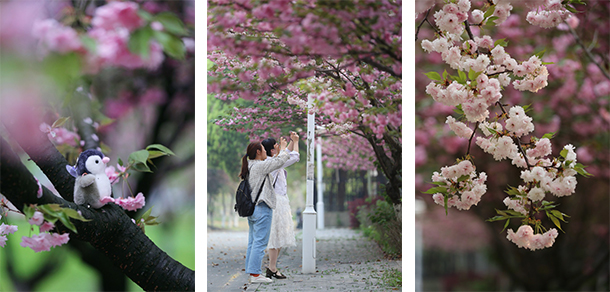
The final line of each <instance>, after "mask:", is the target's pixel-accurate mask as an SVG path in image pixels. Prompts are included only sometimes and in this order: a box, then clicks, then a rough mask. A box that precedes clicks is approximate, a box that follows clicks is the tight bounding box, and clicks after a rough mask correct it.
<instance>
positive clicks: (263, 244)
mask: <svg viewBox="0 0 610 292" xmlns="http://www.w3.org/2000/svg"><path fill="white" fill-rule="evenodd" d="M286 144H287V143H286V139H284V138H282V140H281V141H280V150H285V149H286ZM288 157H289V156H288V153H286V151H280V154H279V155H278V156H276V157H273V158H272V159H269V160H266V159H267V153H266V152H265V149H264V148H263V146H262V144H261V143H250V144H249V145H248V148H247V150H246V155H244V157H243V158H242V167H241V173H240V175H239V176H240V177H241V178H242V179H247V180H248V183H249V184H250V188H251V189H252V202H254V201H255V200H256V195H257V194H258V191H259V190H260V189H261V187H262V191H261V194H260V197H259V198H258V201H256V207H255V208H254V212H253V213H252V215H250V216H248V226H249V233H248V250H247V252H246V273H248V274H250V279H249V280H250V282H252V283H271V282H272V280H271V279H269V278H267V277H265V276H263V275H261V274H262V270H261V266H262V263H263V256H264V255H265V248H267V243H268V242H269V233H270V231H271V218H272V216H273V209H275V203H276V198H275V191H274V190H273V186H272V184H273V182H272V181H271V178H270V173H271V172H272V171H274V170H276V169H279V168H280V167H282V166H283V165H284V164H285V163H286V161H287V160H288ZM263 183H264V185H263Z"/></svg>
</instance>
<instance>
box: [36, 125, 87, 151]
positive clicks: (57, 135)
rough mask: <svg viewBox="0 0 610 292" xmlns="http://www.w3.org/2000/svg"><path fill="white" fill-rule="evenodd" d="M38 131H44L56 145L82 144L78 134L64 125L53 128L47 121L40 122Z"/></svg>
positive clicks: (73, 145) (74, 145)
mask: <svg viewBox="0 0 610 292" xmlns="http://www.w3.org/2000/svg"><path fill="white" fill-rule="evenodd" d="M40 131H41V132H43V133H46V134H47V136H48V138H49V140H51V141H53V142H54V143H55V144H56V145H63V144H66V145H70V146H72V147H76V146H77V144H81V146H82V145H84V141H82V140H81V139H80V136H79V135H78V134H77V133H75V132H72V131H70V130H68V129H66V128H64V127H56V128H53V127H51V126H50V125H49V124H47V123H42V124H40Z"/></svg>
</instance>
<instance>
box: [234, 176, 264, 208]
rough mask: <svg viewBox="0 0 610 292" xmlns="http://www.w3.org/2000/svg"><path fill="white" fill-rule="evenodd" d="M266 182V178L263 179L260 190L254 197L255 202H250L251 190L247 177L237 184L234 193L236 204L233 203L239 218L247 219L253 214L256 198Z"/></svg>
mask: <svg viewBox="0 0 610 292" xmlns="http://www.w3.org/2000/svg"><path fill="white" fill-rule="evenodd" d="M266 180H267V177H265V179H263V184H262V185H261V188H260V190H258V195H256V200H254V202H252V189H251V188H250V183H248V177H246V179H243V180H242V181H241V182H240V183H239V186H238V187H237V192H235V201H236V202H237V203H235V207H234V208H235V211H237V214H239V216H240V217H248V216H250V215H252V213H254V207H255V206H256V202H257V201H258V197H259V196H260V195H261V192H262V191H263V186H264V185H265V181H266Z"/></svg>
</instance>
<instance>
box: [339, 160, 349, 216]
mask: <svg viewBox="0 0 610 292" xmlns="http://www.w3.org/2000/svg"><path fill="white" fill-rule="evenodd" d="M337 171H338V172H339V181H338V182H337V211H339V212H342V211H345V192H346V185H347V171H345V170H343V169H338V170H337Z"/></svg>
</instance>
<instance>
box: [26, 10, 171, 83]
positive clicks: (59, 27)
mask: <svg viewBox="0 0 610 292" xmlns="http://www.w3.org/2000/svg"><path fill="white" fill-rule="evenodd" d="M138 9H139V5H138V4H137V3H135V2H122V1H112V2H109V3H108V4H106V5H104V6H101V7H99V8H97V9H96V10H95V13H94V15H93V18H92V19H91V26H92V28H91V29H90V30H89V31H88V32H87V33H86V35H84V36H83V35H80V34H79V33H78V32H77V31H76V30H75V29H74V28H72V27H69V26H66V25H63V24H61V23H59V22H58V21H56V20H54V19H45V20H39V21H37V22H36V23H35V24H34V26H33V28H32V36H34V37H35V38H36V39H37V40H38V42H39V45H40V50H41V53H42V54H43V55H46V54H48V53H49V52H57V53H60V54H65V53H69V52H74V53H77V54H79V55H81V56H83V60H84V61H85V63H86V68H85V71H86V72H87V73H95V72H98V71H99V69H100V68H101V67H104V66H117V67H124V68H128V69H135V68H148V69H155V68H157V67H158V66H159V65H160V64H161V62H162V61H163V59H164V56H163V48H162V46H161V45H160V44H159V43H157V42H156V41H154V40H151V41H150V43H149V54H148V56H147V57H141V56H140V55H138V54H134V53H132V52H131V51H130V50H129V48H128V42H129V39H130V36H131V33H132V32H133V31H134V30H135V29H138V28H140V27H142V26H143V25H145V24H146V22H145V21H144V19H142V17H141V16H140V15H139V14H138ZM90 41H92V42H93V43H95V50H90V49H88V48H87V42H90Z"/></svg>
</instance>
